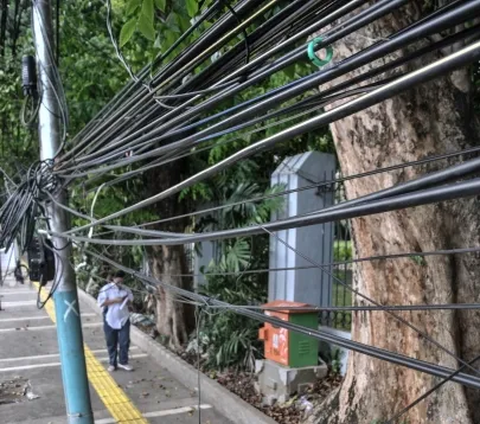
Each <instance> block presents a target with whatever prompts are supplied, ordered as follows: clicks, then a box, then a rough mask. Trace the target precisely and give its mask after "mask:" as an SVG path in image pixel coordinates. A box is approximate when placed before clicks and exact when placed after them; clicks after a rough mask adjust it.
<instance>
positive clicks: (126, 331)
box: [103, 319, 130, 367]
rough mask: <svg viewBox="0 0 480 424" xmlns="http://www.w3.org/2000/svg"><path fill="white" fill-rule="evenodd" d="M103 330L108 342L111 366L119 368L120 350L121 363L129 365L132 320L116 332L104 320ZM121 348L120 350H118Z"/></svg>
mask: <svg viewBox="0 0 480 424" xmlns="http://www.w3.org/2000/svg"><path fill="white" fill-rule="evenodd" d="M103 330H104V331H105V338H106V340H107V349H108V357H109V358H110V365H113V366H114V367H116V366H117V350H120V357H119V361H120V363H121V364H122V365H127V364H128V348H129V347H130V320H128V321H127V322H126V323H125V324H124V326H123V327H122V328H121V329H120V330H115V329H113V328H112V327H110V326H109V325H108V324H107V320H105V319H104V320H103ZM118 348H119V349H118Z"/></svg>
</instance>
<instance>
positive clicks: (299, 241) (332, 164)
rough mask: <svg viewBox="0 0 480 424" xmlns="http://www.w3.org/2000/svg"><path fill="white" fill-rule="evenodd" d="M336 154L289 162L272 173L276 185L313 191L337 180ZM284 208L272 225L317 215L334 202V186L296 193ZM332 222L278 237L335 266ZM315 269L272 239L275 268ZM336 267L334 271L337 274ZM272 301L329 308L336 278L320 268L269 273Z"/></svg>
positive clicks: (301, 157) (298, 157) (310, 154)
mask: <svg viewBox="0 0 480 424" xmlns="http://www.w3.org/2000/svg"><path fill="white" fill-rule="evenodd" d="M335 168H336V161H335V157H334V155H331V154H326V153H319V152H307V153H302V154H299V155H296V156H292V157H289V158H286V159H285V160H284V161H283V162H282V163H281V164H280V166H279V167H278V168H277V169H276V170H275V172H274V173H273V174H272V178H271V184H272V185H275V184H282V185H283V186H284V187H285V190H296V189H298V188H302V187H306V186H311V185H313V184H318V183H321V182H324V181H330V180H332V179H334V177H335ZM284 199H285V200H284V207H283V209H282V210H281V211H279V212H277V213H276V214H274V216H272V220H276V219H283V218H289V217H292V216H295V215H301V214H305V213H308V212H313V211H316V210H319V209H322V208H325V207H328V206H331V205H333V203H334V191H333V187H320V188H318V189H317V188H316V189H309V190H303V191H296V192H293V193H290V194H288V195H286V196H284ZM333 229H334V225H333V223H327V224H320V225H314V226H310V227H305V228H298V229H295V228H293V229H289V230H284V231H279V232H277V233H276V234H277V236H278V237H279V238H280V239H281V240H283V241H284V242H286V243H288V244H289V245H290V246H292V247H293V248H294V249H296V250H298V251H299V252H301V253H302V254H304V255H306V256H308V257H309V258H311V259H313V260H315V261H316V262H317V263H320V264H328V263H331V262H333V237H334V231H333ZM305 266H310V267H311V266H312V264H311V263H310V262H308V261H306V260H305V259H303V258H302V257H301V256H299V255H298V254H296V253H295V252H294V251H293V250H292V249H289V248H288V247H287V246H285V245H284V244H283V243H281V242H280V241H279V240H277V239H276V238H275V237H271V239H270V268H273V269H275V268H296V267H305ZM332 269H333V268H330V270H332ZM268 297H269V301H271V300H276V299H282V300H291V301H296V302H305V303H309V304H312V305H318V306H329V305H331V302H332V278H331V277H330V276H329V275H328V274H326V273H325V272H323V271H321V270H320V269H318V268H316V267H312V268H310V269H295V270H289V271H270V273H269V287H268Z"/></svg>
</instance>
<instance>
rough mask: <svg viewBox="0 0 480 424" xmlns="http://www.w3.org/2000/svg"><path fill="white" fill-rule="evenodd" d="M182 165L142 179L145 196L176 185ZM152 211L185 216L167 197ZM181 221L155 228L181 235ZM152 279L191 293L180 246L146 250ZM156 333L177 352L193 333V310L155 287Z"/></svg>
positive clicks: (180, 206)
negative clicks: (145, 186)
mask: <svg viewBox="0 0 480 424" xmlns="http://www.w3.org/2000/svg"><path fill="white" fill-rule="evenodd" d="M184 165H185V164H184V162H182V161H176V162H173V163H172V164H168V165H164V166H162V167H161V168H157V169H155V170H153V171H151V172H149V173H147V174H146V175H145V181H146V185H147V187H148V192H149V196H151V195H153V194H156V193H158V192H161V191H163V190H165V189H167V188H169V187H171V186H172V185H175V184H176V183H178V182H179V181H180V180H181V178H182V169H183V166H184ZM155 206H156V210H157V213H158V215H159V216H160V217H161V218H166V217H171V216H175V215H180V214H182V213H184V212H185V210H184V206H183V204H182V203H181V202H179V198H178V196H171V197H169V198H167V199H165V200H163V201H162V202H160V203H157V204H156V205H155ZM185 226H186V222H185V220H184V219H179V220H175V221H170V222H167V223H165V224H162V225H157V226H156V229H159V230H162V231H173V232H183V231H184V230H185ZM149 252H150V262H151V265H152V273H153V277H154V278H156V279H157V280H159V281H162V282H164V283H167V284H170V285H172V286H175V287H179V288H182V289H187V290H192V279H191V278H190V277H186V276H185V274H188V271H189V270H188V266H187V258H186V254H185V249H184V247H183V246H154V247H152V248H151V249H149ZM156 317H157V330H158V332H159V333H160V334H161V335H163V336H164V337H166V339H167V342H168V345H169V347H170V348H172V349H175V350H178V349H180V348H181V347H182V346H184V345H185V343H186V342H187V340H188V336H189V334H190V332H191V331H192V329H193V326H194V319H193V309H192V307H190V306H189V305H186V304H185V303H182V302H179V301H178V298H177V297H176V296H175V295H173V294H172V293H171V292H170V291H169V290H165V289H164V288H163V287H160V286H159V287H158V290H157V303H156Z"/></svg>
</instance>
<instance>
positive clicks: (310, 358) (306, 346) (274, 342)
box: [259, 300, 318, 368]
mask: <svg viewBox="0 0 480 424" xmlns="http://www.w3.org/2000/svg"><path fill="white" fill-rule="evenodd" d="M263 308H264V309H265V315H268V316H271V317H275V318H278V319H281V320H282V321H288V322H291V323H294V324H298V325H302V326H305V327H308V328H313V329H315V328H317V327H318V316H317V312H316V311H313V312H312V310H311V309H310V310H309V309H308V308H310V305H308V304H307V303H299V302H290V301H288V300H274V301H273V302H269V303H266V304H265V305H263ZM269 308H272V309H271V310H269ZM302 308H305V309H302ZM259 338H260V340H263V341H264V342H265V358H266V359H270V360H271V361H274V362H276V363H278V364H281V365H285V366H289V367H292V368H300V367H308V366H315V365H317V364H318V341H317V340H315V339H314V338H312V337H308V336H305V335H303V334H299V333H296V332H294V331H288V330H287V329H285V328H281V327H277V326H274V325H273V324H270V323H265V326H264V327H263V328H261V329H260V334H259Z"/></svg>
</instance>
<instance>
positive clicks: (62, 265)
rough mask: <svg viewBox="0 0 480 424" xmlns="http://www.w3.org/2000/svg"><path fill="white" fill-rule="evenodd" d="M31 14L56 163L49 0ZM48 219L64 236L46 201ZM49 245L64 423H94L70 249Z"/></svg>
mask: <svg viewBox="0 0 480 424" xmlns="http://www.w3.org/2000/svg"><path fill="white" fill-rule="evenodd" d="M32 10H33V13H32V14H33V30H34V41H35V49H36V55H37V68H38V72H39V76H40V78H39V80H40V84H41V99H42V100H41V105H40V109H39V138H40V158H41V159H42V160H43V161H48V160H54V159H55V155H56V154H57V151H58V150H59V148H60V145H61V140H60V131H59V130H60V125H59V120H58V117H59V116H60V107H59V102H58V91H59V87H57V86H56V81H58V80H57V79H56V77H55V63H54V51H55V50H54V44H53V36H52V34H53V28H52V16H51V4H50V0H33V2H32ZM54 196H55V198H56V201H57V202H59V203H60V204H66V203H67V202H66V192H65V191H64V190H61V191H59V192H57V193H55V195H54ZM47 215H48V220H49V223H50V227H51V229H52V230H53V231H55V232H57V231H58V232H64V231H66V230H68V229H69V228H70V223H69V220H68V216H67V214H66V212H65V211H64V210H63V209H61V208H60V207H58V206H57V205H56V204H55V203H54V202H51V203H50V205H49V207H48V210H47ZM52 242H53V245H54V247H55V250H56V251H55V266H56V275H55V278H56V281H57V283H58V287H57V290H56V292H55V295H54V300H55V315H56V322H57V336H58V345H59V350H60V360H61V364H62V378H63V387H64V393H65V403H66V409H67V416H68V423H69V424H93V414H92V407H91V403H90V392H89V387H88V380H87V370H86V365H85V354H84V350H83V336H82V326H81V320H80V308H79V303H78V296H77V286H76V281H75V271H74V269H73V268H72V266H71V261H70V259H71V254H72V251H71V245H70V244H69V243H68V240H66V239H64V238H61V237H53V239H52Z"/></svg>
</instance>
